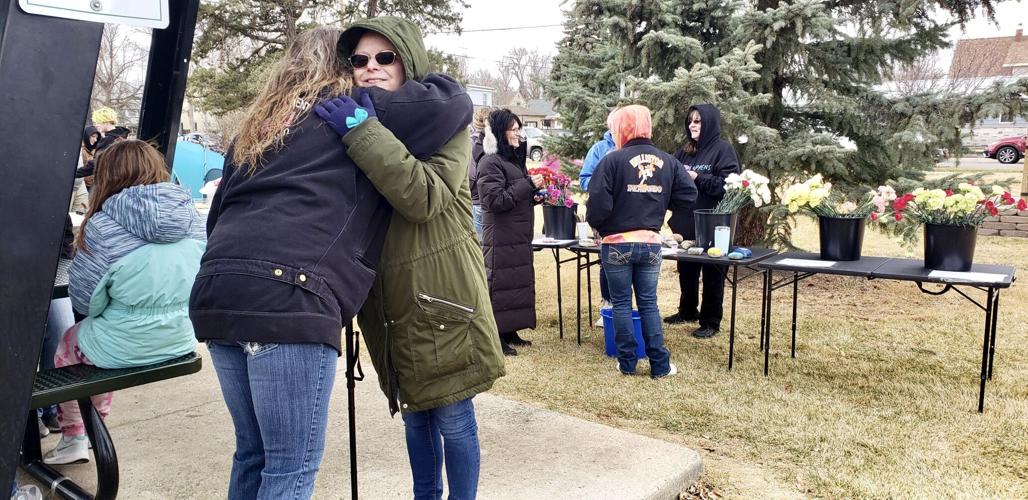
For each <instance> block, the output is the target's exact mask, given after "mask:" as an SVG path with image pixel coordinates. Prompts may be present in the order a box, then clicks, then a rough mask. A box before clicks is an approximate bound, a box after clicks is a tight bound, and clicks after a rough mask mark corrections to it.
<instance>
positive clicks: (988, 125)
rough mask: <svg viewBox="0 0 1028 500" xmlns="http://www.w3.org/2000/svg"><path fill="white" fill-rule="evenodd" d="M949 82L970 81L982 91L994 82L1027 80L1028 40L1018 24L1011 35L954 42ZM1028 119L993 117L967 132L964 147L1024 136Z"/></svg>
mask: <svg viewBox="0 0 1028 500" xmlns="http://www.w3.org/2000/svg"><path fill="white" fill-rule="evenodd" d="M947 76H948V77H949V79H950V80H953V81H964V82H972V83H971V84H970V85H971V86H973V87H978V88H984V87H985V86H987V85H991V84H992V83H994V82H1003V81H1009V80H1016V79H1020V78H1028V38H1025V36H1024V30H1023V29H1022V27H1021V26H1020V25H1019V26H1018V28H1017V31H1016V32H1015V33H1014V36H1004V37H992V38H968V39H961V40H958V41H957V45H956V47H955V48H954V51H953V60H952V62H951V63H950V67H949V72H948V75H947ZM1026 130H1028V120H1025V119H1024V118H1021V117H1018V116H1012V115H1006V116H993V117H989V118H986V119H984V120H981V121H980V122H978V123H977V124H976V125H975V126H974V128H973V129H971V130H968V131H967V133H968V135H969V137H968V139H967V141H966V142H965V143H966V144H967V145H969V146H972V147H982V146H987V145H989V144H991V143H993V142H995V141H996V140H998V139H1000V138H1003V137H1010V136H1015V135H1024V134H1025V133H1026Z"/></svg>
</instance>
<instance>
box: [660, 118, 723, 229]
mask: <svg viewBox="0 0 1028 500" xmlns="http://www.w3.org/2000/svg"><path fill="white" fill-rule="evenodd" d="M694 109H695V110H696V111H698V112H699V113H700V120H701V122H702V126H701V128H700V138H699V140H698V141H696V151H695V152H694V153H693V154H688V153H686V152H685V149H684V146H683V148H679V149H678V151H676V152H675V159H676V160H678V161H680V162H682V164H683V165H685V166H686V168H689V169H691V170H693V171H694V172H696V174H697V175H696V180H695V182H696V189H697V190H698V194H697V196H696V203H695V204H694V205H693V206H692V207H691V208H689V209H688V210H674V211H673V212H672V214H671V219H670V220H668V226H669V227H671V230H672V231H674V232H675V233H678V234H681V235H682V236H684V237H685V238H686V239H694V238H695V237H696V226H695V223H694V222H693V210H699V209H704V208H714V207H715V206H717V204H718V202H719V201H721V198H723V197H724V196H725V177H728V175H729V174H732V173H736V174H737V173H739V172H740V171H741V167H740V165H739V155H738V154H736V152H735V148H733V147H732V145H731V144H729V143H728V141H726V140H724V139H722V138H721V112H720V111H718V109H717V108H716V107H714V106H713V105H711V104H697V105H695V106H692V107H690V108H689V111H688V112H687V113H686V116H689V114H691V113H692V110H694ZM685 133H686V135H687V136H688V135H689V125H688V123H686V130H685Z"/></svg>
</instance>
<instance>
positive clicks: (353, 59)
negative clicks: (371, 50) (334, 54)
mask: <svg viewBox="0 0 1028 500" xmlns="http://www.w3.org/2000/svg"><path fill="white" fill-rule="evenodd" d="M369 62H371V56H367V55H364V54H354V55H352V56H350V66H353V67H354V68H363V67H365V66H367V65H368V63H369ZM375 62H377V63H378V64H379V65H380V66H389V65H390V64H392V63H394V62H396V52H393V51H391V50H383V51H382V52H379V53H378V54H375Z"/></svg>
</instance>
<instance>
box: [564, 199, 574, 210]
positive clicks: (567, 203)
mask: <svg viewBox="0 0 1028 500" xmlns="http://www.w3.org/2000/svg"><path fill="white" fill-rule="evenodd" d="M564 206H565V207H568V208H571V207H573V206H575V200H572V199H571V198H565V199H564Z"/></svg>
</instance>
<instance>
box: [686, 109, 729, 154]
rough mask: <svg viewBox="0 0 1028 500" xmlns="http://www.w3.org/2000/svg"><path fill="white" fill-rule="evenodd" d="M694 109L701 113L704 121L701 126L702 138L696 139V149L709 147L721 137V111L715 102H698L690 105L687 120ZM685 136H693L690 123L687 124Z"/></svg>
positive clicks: (701, 118)
mask: <svg viewBox="0 0 1028 500" xmlns="http://www.w3.org/2000/svg"><path fill="white" fill-rule="evenodd" d="M694 109H695V110H696V111H698V112H699V113H700V120H701V121H702V122H703V123H702V126H701V127H700V140H698V141H696V149H700V150H703V149H707V148H708V147H710V146H711V145H712V144H714V143H715V142H717V140H718V139H720V138H721V111H718V109H717V108H716V107H714V105H713V104H696V105H693V106H690V107H689V111H688V112H686V113H685V116H686V120H688V117H689V115H690V114H692V110H694ZM685 137H686V138H687V140H688V138H691V137H692V136H691V135H690V134H689V124H688V123H686V124H685Z"/></svg>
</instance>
